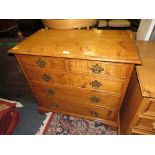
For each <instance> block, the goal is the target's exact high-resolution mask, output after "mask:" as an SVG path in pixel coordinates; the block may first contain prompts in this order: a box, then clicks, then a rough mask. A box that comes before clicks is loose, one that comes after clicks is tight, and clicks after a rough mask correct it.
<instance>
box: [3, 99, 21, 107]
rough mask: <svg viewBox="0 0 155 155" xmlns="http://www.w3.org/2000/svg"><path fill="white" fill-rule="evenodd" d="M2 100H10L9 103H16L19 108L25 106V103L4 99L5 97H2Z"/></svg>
mask: <svg viewBox="0 0 155 155" xmlns="http://www.w3.org/2000/svg"><path fill="white" fill-rule="evenodd" d="M0 100H2V101H6V102H9V103H15V104H16V107H17V108H21V107H23V105H22V104H21V103H20V102H17V101H10V100H7V99H3V98H0Z"/></svg>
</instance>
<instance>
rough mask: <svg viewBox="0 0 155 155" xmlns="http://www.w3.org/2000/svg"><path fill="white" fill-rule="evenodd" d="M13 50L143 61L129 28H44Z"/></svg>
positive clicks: (135, 61) (73, 56)
mask: <svg viewBox="0 0 155 155" xmlns="http://www.w3.org/2000/svg"><path fill="white" fill-rule="evenodd" d="M9 53H14V54H29V55H41V56H53V57H64V58H78V59H87V60H100V61H111V62H122V63H133V64H140V63H141V60H140V59H139V55H138V53H137V48H136V44H135V40H134V39H132V33H131V31H129V30H51V29H48V30H45V29H41V30H39V31H37V32H36V33H34V34H33V35H32V36H30V37H28V38H27V39H25V40H24V41H22V42H21V43H19V44H18V45H17V46H15V47H14V48H12V49H11V50H9Z"/></svg>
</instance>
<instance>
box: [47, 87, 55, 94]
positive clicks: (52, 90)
mask: <svg viewBox="0 0 155 155" xmlns="http://www.w3.org/2000/svg"><path fill="white" fill-rule="evenodd" d="M47 93H48V95H54V94H55V90H54V89H51V88H49V89H47Z"/></svg>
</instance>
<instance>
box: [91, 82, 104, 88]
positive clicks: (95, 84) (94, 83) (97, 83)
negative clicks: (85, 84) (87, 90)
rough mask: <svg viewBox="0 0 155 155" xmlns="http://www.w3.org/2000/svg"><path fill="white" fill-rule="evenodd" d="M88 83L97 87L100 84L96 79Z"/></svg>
mask: <svg viewBox="0 0 155 155" xmlns="http://www.w3.org/2000/svg"><path fill="white" fill-rule="evenodd" d="M89 84H90V85H91V86H92V88H99V87H101V86H102V83H101V82H99V81H97V80H94V81H91V82H90V83H89Z"/></svg>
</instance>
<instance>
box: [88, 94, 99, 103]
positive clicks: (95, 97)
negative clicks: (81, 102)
mask: <svg viewBox="0 0 155 155" xmlns="http://www.w3.org/2000/svg"><path fill="white" fill-rule="evenodd" d="M89 100H90V101H91V102H92V103H98V102H100V101H101V99H100V98H99V97H97V96H91V97H90V98H89Z"/></svg>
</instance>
